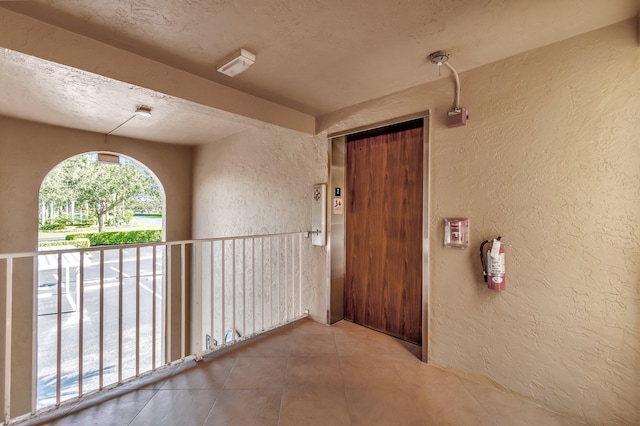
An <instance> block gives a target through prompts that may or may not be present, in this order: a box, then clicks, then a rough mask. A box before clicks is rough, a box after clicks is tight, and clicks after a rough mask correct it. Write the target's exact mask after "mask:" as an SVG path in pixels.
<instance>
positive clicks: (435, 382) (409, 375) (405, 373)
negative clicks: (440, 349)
mask: <svg viewBox="0 0 640 426" xmlns="http://www.w3.org/2000/svg"><path fill="white" fill-rule="evenodd" d="M393 367H394V368H395V369H396V371H397V372H398V376H400V380H401V382H402V386H405V387H438V388H440V387H447V386H460V378H458V376H456V375H455V374H453V373H450V372H448V371H445V370H443V369H440V368H438V367H435V366H433V365H429V364H425V363H423V362H422V361H419V360H417V359H413V360H404V359H403V360H394V362H393Z"/></svg>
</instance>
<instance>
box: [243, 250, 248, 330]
mask: <svg viewBox="0 0 640 426" xmlns="http://www.w3.org/2000/svg"><path fill="white" fill-rule="evenodd" d="M245 241H246V239H244V238H243V239H242V335H243V336H244V335H246V334H247V285H246V283H247V259H246V253H247V248H246V246H245Z"/></svg>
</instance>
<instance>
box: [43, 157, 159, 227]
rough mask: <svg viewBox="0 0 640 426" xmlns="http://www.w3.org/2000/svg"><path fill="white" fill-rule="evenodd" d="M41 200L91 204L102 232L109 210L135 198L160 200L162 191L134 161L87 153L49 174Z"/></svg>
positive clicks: (61, 165) (65, 162) (45, 201)
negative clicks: (114, 160) (111, 160)
mask: <svg viewBox="0 0 640 426" xmlns="http://www.w3.org/2000/svg"><path fill="white" fill-rule="evenodd" d="M40 199H41V201H42V202H44V203H54V204H58V205H60V204H64V203H73V204H75V203H79V204H80V205H88V206H89V208H90V209H91V210H92V211H93V212H94V214H95V215H96V217H97V218H98V232H102V231H103V230H104V224H105V218H106V216H107V214H108V213H110V212H113V211H115V209H116V208H117V207H120V206H126V205H127V203H132V202H134V201H135V202H136V203H139V201H140V200H145V199H149V200H153V202H154V203H157V199H160V191H159V189H158V186H157V184H156V182H155V180H154V179H153V178H152V177H151V176H150V175H149V173H147V172H146V171H145V170H144V169H143V168H141V167H140V166H139V165H137V164H135V163H133V162H131V161H126V160H125V161H123V162H121V163H120V164H106V163H101V162H98V161H96V155H95V154H84V155H80V156H77V157H73V158H71V159H69V160H66V161H64V162H63V163H61V164H59V165H58V166H56V167H55V168H54V169H53V170H52V171H51V172H50V173H49V174H48V175H47V177H46V178H45V179H44V181H43V183H42V186H41V189H40Z"/></svg>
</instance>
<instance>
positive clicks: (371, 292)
mask: <svg viewBox="0 0 640 426" xmlns="http://www.w3.org/2000/svg"><path fill="white" fill-rule="evenodd" d="M423 144H424V142H423V124H422V120H414V121H413V122H408V123H402V124H399V125H394V126H390V127H387V128H385V129H382V131H381V130H376V131H372V132H366V133H364V134H358V135H351V136H350V137H349V138H348V139H347V144H346V145H347V148H346V160H347V161H346V182H345V183H346V190H347V199H346V200H345V201H346V205H345V213H346V218H345V219H346V235H345V250H346V271H345V273H346V274H345V318H346V319H348V320H350V321H353V322H355V323H357V324H361V325H364V326H367V327H370V328H373V329H376V330H379V331H382V332H384V333H387V334H390V335H392V336H396V337H399V338H401V339H404V340H407V341H409V342H413V343H416V344H421V343H422V209H423V207H422V205H423V191H422V185H423V184H422V182H423V178H422V173H423Z"/></svg>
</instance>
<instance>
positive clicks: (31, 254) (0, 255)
mask: <svg viewBox="0 0 640 426" xmlns="http://www.w3.org/2000/svg"><path fill="white" fill-rule="evenodd" d="M312 232H313V231H293V232H282V233H276V234H256V235H244V236H243V235H237V236H234V237H212V238H195V239H191V240H176V241H155V242H148V243H134V244H117V245H104V246H93V247H87V248H68V249H56V250H42V251H40V250H38V251H34V252H19V253H0V259H9V258H13V259H21V258H24V257H34V256H41V255H47V254H60V253H70V252H91V251H100V250H115V249H119V248H121V247H127V248H136V247H154V246H166V245H178V244H195V243H198V242H210V241H232V240H236V241H237V240H246V239H251V238H256V239H257V238H273V237H287V236H291V235H300V234H303V235H305V236H306V235H308V234H311V233H312Z"/></svg>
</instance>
